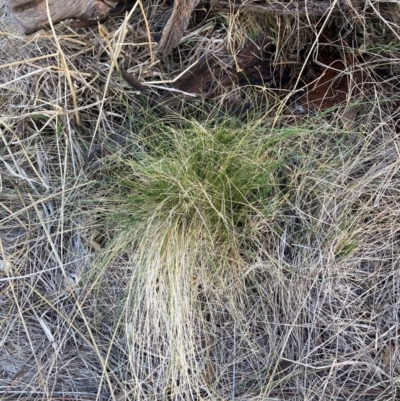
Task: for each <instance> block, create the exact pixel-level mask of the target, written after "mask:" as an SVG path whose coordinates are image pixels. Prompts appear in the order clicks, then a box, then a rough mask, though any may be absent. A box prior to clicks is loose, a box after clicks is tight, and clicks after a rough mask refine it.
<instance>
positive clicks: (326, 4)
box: [211, 0, 365, 17]
mask: <svg viewBox="0 0 400 401" xmlns="http://www.w3.org/2000/svg"><path fill="white" fill-rule="evenodd" d="M364 3H365V0H339V1H338V2H337V3H336V5H335V6H334V7H333V10H332V13H335V14H337V13H338V12H340V11H346V10H350V9H352V8H356V7H359V6H361V5H362V4H364ZM211 6H212V7H214V8H217V9H218V8H219V9H222V10H226V11H232V10H233V11H245V12H252V13H261V14H273V15H288V16H292V17H305V16H307V15H308V16H310V17H322V16H323V15H325V14H327V13H328V12H329V10H330V9H331V7H332V1H331V0H322V1H319V0H306V1H291V2H289V3H286V2H283V1H282V2H277V3H270V2H268V1H266V2H265V3H263V4H262V3H247V2H246V3H245V2H232V1H228V0H211Z"/></svg>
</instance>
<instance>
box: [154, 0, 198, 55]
mask: <svg viewBox="0 0 400 401" xmlns="http://www.w3.org/2000/svg"><path fill="white" fill-rule="evenodd" d="M199 2H200V0H175V1H174V8H173V10H172V14H171V17H170V18H169V20H168V22H167V24H166V25H165V27H164V29H163V33H162V36H161V40H160V43H159V45H158V51H159V53H160V54H163V55H166V54H168V53H170V52H171V50H172V49H173V48H175V47H176V46H178V44H179V42H180V40H181V39H182V36H183V33H184V31H185V29H186V28H187V26H188V25H189V20H190V16H191V15H192V11H193V10H194V8H195V7H196V6H197V4H199Z"/></svg>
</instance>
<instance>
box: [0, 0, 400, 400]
mask: <svg viewBox="0 0 400 401" xmlns="http://www.w3.org/2000/svg"><path fill="white" fill-rule="evenodd" d="M145 7H146V11H147V17H148V19H149V22H150V27H151V30H156V29H157V28H156V26H157V24H156V23H155V21H157V20H162V16H161V15H160V12H162V11H163V10H164V7H166V6H164V5H163V6H159V7H155V3H151V2H149V3H148V4H145ZM132 21H135V22H134V23H133V22H132ZM398 21H399V10H398V5H395V4H389V5H383V4H380V3H377V2H374V3H372V2H371V3H368V6H367V7H366V8H365V9H363V10H355V11H354V13H353V14H351V15H347V16H345V17H344V16H342V17H341V18H339V17H337V16H336V17H332V18H331V19H329V20H328V21H326V22H325V21H324V20H321V21H320V22H313V21H311V20H310V21H308V20H307V19H304V20H299V21H294V20H292V19H288V18H268V17H265V16H249V15H237V16H235V17H232V16H230V17H228V16H226V15H215V14H210V15H208V16H207V17H206V14H205V13H203V12H202V11H201V10H199V11H197V12H196V15H195V16H194V19H193V23H192V25H191V26H190V27H189V31H188V33H187V35H186V37H185V38H184V40H183V42H182V43H181V46H180V48H179V50H178V51H177V52H176V53H175V54H174V56H171V57H169V58H167V59H163V60H158V59H157V56H156V53H154V55H153V57H152V56H151V54H150V52H149V46H148V43H147V42H148V39H147V34H146V28H145V23H144V21H143V16H142V14H141V13H140V10H139V8H138V9H137V10H136V11H135V12H134V15H133V17H132V19H131V21H130V22H128V21H127V20H126V19H123V18H120V19H116V20H114V21H109V22H107V23H106V24H105V25H104V28H103V29H102V31H101V32H102V33H101V34H100V33H99V30H98V29H97V28H93V29H91V28H87V29H81V30H77V29H75V28H72V27H71V25H69V24H64V25H58V26H56V27H55V29H56V33H57V35H56V37H55V36H54V35H52V33H51V32H50V31H49V32H44V31H42V32H40V33H38V34H36V35H32V36H30V37H23V36H19V35H16V34H3V35H2V39H1V40H0V64H1V74H0V373H1V374H0V395H1V397H0V398H1V399H2V400H3V399H4V400H18V399H32V400H58V399H75V400H109V399H112V400H163V399H174V400H175V399H176V400H181V399H182V400H183V399H185V400H201V399H208V400H227V399H231V400H233V399H235V400H253V401H255V400H268V399H270V400H278V399H279V400H280V399H290V400H300V399H302V400H304V399H307V400H317V399H318V400H320V399H324V400H325V399H326V400H387V399H396V397H398V389H397V388H398V377H399V369H400V358H399V354H398V333H399V328H400V327H399V305H398V304H399V302H398V298H399V294H398V292H399V288H400V276H399V271H400V270H399V258H400V245H399V234H398V231H399V228H398V227H400V216H399V210H400V208H399V206H400V205H399V203H400V197H399V187H400V182H399V180H400V173H399V159H400V157H399V148H400V143H399V128H400V127H399V113H400V102H399V100H398V99H399V67H398V60H399V54H400V53H399V46H398V38H399V34H400V29H399V26H398ZM265 26H268V27H269V32H265ZM125 28H126V31H125ZM260 32H261V33H262V34H263V35H264V34H265V33H267V35H269V36H270V37H271V38H272V39H273V40H274V44H275V46H276V52H275V58H274V59H273V64H272V67H273V71H274V73H278V72H280V71H283V70H284V69H285V68H287V66H288V65H290V66H291V79H290V81H289V82H288V83H287V84H285V85H284V84H282V85H276V86H275V87H272V86H269V87H268V85H266V86H263V85H256V86H252V87H251V88H247V89H245V88H242V87H238V86H235V85H233V87H230V88H229V90H228V89H227V88H217V89H218V90H216V91H215V94H216V96H215V98H214V99H211V100H208V101H207V102H204V101H203V100H202V98H201V97H199V96H198V97H197V98H195V99H192V100H190V99H189V100H187V101H186V102H185V103H184V106H182V107H181V106H179V107H177V108H174V109H172V108H168V107H167V108H166V109H164V110H163V111H161V112H160V110H157V109H156V110H150V108H148V107H147V106H146V104H145V102H144V101H143V99H140V97H139V96H138V95H137V93H136V92H135V91H134V90H133V89H132V88H130V87H129V86H128V85H127V84H126V83H125V82H124V81H123V80H122V79H121V78H120V77H119V76H118V74H117V72H116V64H115V61H116V59H117V57H124V58H125V61H127V62H128V64H129V67H130V69H129V72H130V73H132V75H133V76H135V77H136V78H137V79H139V80H140V82H142V83H143V82H146V81H147V82H148V81H152V82H154V81H165V80H170V79H171V77H172V78H173V77H175V76H177V75H178V74H179V73H180V72H182V71H184V70H185V69H187V68H188V67H189V66H190V65H193V64H194V63H195V62H196V61H197V60H198V59H200V58H201V56H203V55H204V54H206V53H212V54H214V55H215V56H216V57H218V59H219V60H221V63H222V65H223V66H224V68H226V70H229V68H234V66H235V58H236V56H237V54H238V52H239V51H240V50H241V49H242V48H243V47H244V46H245V44H246V43H248V41H249V40H255V39H256V38H257V37H258V36H259V33H260ZM339 33H340V35H339ZM303 49H304V52H302V51H300V50H303ZM153 50H155V48H153ZM63 60H64V61H65V62H64V61H63ZM113 60H114V62H113ZM152 60H153V61H152ZM307 60H310V61H313V60H314V63H311V64H310V63H308V64H307ZM66 68H68V72H67V71H66ZM301 70H303V75H299V74H300V71H301ZM68 75H69V76H70V78H71V80H69V79H68ZM298 77H300V78H298ZM321 77H322V78H321ZM296 81H298V83H299V84H301V83H302V82H303V83H304V85H305V86H304V85H303V88H300V87H299V86H297V87H296V86H295V85H294V84H295V82H296ZM71 82H72V85H71ZM152 85H153V86H154V85H157V86H162V85H165V84H164V83H158V84H157V83H156V84H152ZM169 85H170V86H172V85H173V84H169ZM305 87H307V88H314V89H315V90H314V91H313V92H311V91H309V92H307V91H304V90H303V91H301V90H300V89H304V88H305ZM245 90H246V91H247V92H245ZM152 91H153V92H152V97H153V98H154V99H158V98H159V97H158V96H162V93H164V92H165V91H162V90H160V89H157V88H153V89H152ZM237 93H240V94H241V96H242V94H243V99H246V101H247V102H250V104H251V106H252V107H251V108H250V111H249V112H248V113H247V115H246V117H245V116H239V117H238V116H234V117H232V116H230V115H229V113H228V115H227V114H226V113H225V112H224V113H221V112H219V111H220V110H221V107H222V106H221V104H224V102H225V99H226V98H228V99H237V96H236V94H237ZM244 93H245V95H244ZM260 93H262V95H263V98H264V99H266V100H265V101H263V102H260V103H258V104H256V102H255V100H254V99H255V98H256V96H259V94H260ZM74 99H75V100H74ZM338 99H340V102H339V101H338ZM251 102H253V103H251ZM195 117H196V119H195ZM79 120H80V125H79V124H78V121H79ZM222 120H224V121H222ZM227 120H229V121H230V124H231V128H230V131H229V130H228V131H227V132H228V133H236V134H238V135H239V138H240V135H242V138H243V139H242V141H239V142H240V146H235V147H233V148H232V149H231V152H232V154H231V155H230V156H232V157H233V156H234V157H236V158H239V159H235V160H238V162H237V165H241V164H240V163H242V164H243V167H242V168H240V169H236V170H235V169H230V170H229V169H228V170H229V171H228V170H225V171H224V175H223V176H219V179H218V180H219V181H218V183H221V182H222V181H221V177H223V178H224V179H226V182H223V185H222V186H221V187H220V188H227V186H229V185H231V183H232V182H233V183H235V185H236V189H238V191H239V192H238V193H239V194H240V196H242V198H240V196H239V198H240V200H238V197H235V198H230V197H229V196H231V194H232V193H233V192H229V191H225V190H222V192H215V191H214V190H212V191H211V190H210V191H202V192H201V194H200V186H201V183H202V182H203V184H204V185H206V184H210V182H211V181H212V177H218V175H217V174H215V175H214V174H212V167H213V168H214V169H215V171H216V172H219V171H222V170H221V166H223V165H224V162H225V158H224V157H223V155H224V153H223V152H226V151H227V150H226V149H225V148H224V149H222V150H221V149H220V148H218V149H215V148H212V146H211V145H210V144H213V140H214V138H216V136H217V135H218V132H220V131H219V130H220V129H222V128H221V127H223V126H224V124H228V123H227ZM225 126H226V125H225ZM195 132H197V133H202V135H204V138H209V139H210V138H211V140H210V141H209V142H207V141H204V142H203V146H204V152H200V153H198V147H197V148H196V147H195V142H196V141H193V135H194V133H195ZM168 138H170V140H168ZM196 143H197V142H196ZM235 143H236V142H235ZM236 144H237V143H236ZM179 145H181V147H180V146H179ZM197 145H198V144H197ZM210 146H211V147H210ZM266 147H267V150H266ZM228 148H229V146H228ZM177 149H178V150H179V151H177ZM193 149H195V150H196V151H197V153H196V155H198V156H199V157H200V158H201V157H204V158H205V159H204V160H203V159H202V160H203V161H202V163H204V164H203V165H205V166H208V167H207V169H208V170H207V171H209V172H210V173H209V174H208V175H206V176H205V177H203V181H201V180H200V181H193V175H192V171H191V170H188V171H189V173H190V174H189V173H188V174H186V175H185V174H183V173H182V169H183V168H185V167H187V166H188V165H190V163H188V162H187V160H189V158H188V159H186V160H185V158H184V157H183V155H186V156H187V155H188V154H190V152H193ZM243 149H244V150H243ZM248 149H251V152H255V153H253V155H257V157H258V158H257V157H255V156H253V157H252V158H250V157H248V155H249V154H248V153H246V152H248ZM183 150H184V152H183ZM213 152H215V153H213ZM218 152H220V153H218ZM235 152H236V153H235ZM240 152H242V153H240ZM257 152H258V153H257ZM242 154H245V155H246V156H247V157H246V158H243V159H240V155H242ZM181 155H182V157H180V156H181ZM210 155H216V156H215V157H214V156H213V157H211V156H210ZM178 156H179V157H178ZM206 156H207V158H206ZM261 156H262V157H261ZM210 160H211V161H212V163H211V164H205V163H206V162H207V163H209V162H210ZM215 160H217V161H218V163H215ZM172 162H173V164H171V163H172ZM249 162H251V163H250V165H251V166H256V167H257V169H256V170H250V173H251V174H249V176H252V177H253V180H254V177H255V176H257V177H259V176H258V175H257V174H256V175H254V171H256V172H258V171H260V170H258V169H261V170H262V169H266V166H268V174H269V176H270V177H271V180H270V181H269V182H268V183H269V184H270V185H271V183H272V184H273V190H272V192H270V193H269V195H268V196H266V197H261V196H260V197H259V198H257V202H255V201H254V193H253V192H251V191H250V192H249V193H244V191H243V190H242V189H240V187H239V184H240V185H244V188H247V187H246V185H248V183H246V182H245V181H243V180H242V179H240V180H238V179H237V178H238V176H237V175H235V176H234V177H233V176H232V171H234V172H235V174H239V173H240V172H241V173H242V174H243V177H244V178H245V176H246V174H248V171H249V170H246V168H247V167H248V165H249V164H248V163H249ZM139 165H140V167H141V169H140V168H139ZM171 166H173V167H174V168H175V170H173V169H172V170H171ZM210 166H211V167H210ZM154 171H156V174H154ZM173 171H175V172H176V173H175V175H174V174H173ZM150 173H151V174H152V175H147V176H146V174H150ZM163 174H164V175H163ZM149 177H150V178H151V180H150V178H149ZM158 177H162V180H159V179H158ZM199 177H200V176H198V177H197V176H196V177H195V178H196V180H198V179H199ZM210 177H211V178H210ZM243 177H242V178H243ZM200 178H201V177H200ZM141 179H142V180H144V179H146V180H147V179H148V181H142V184H143V182H146V185H147V183H148V182H151V183H152V185H156V188H157V189H159V187H157V185H158V184H160V185H161V184H162V185H163V188H162V191H161V193H160V192H158V193H156V194H155V193H154V191H153V190H152V191H149V192H148V193H147V195H148V197H147V198H146V199H147V203H146V202H144V201H143V200H144V198H140V196H139V195H141V192H140V191H142V193H143V188H144V189H146V190H149V189H151V188H153V189H154V187H151V186H150V187H149V186H146V185H145V186H143V185H142V186H140V185H139V184H140V180H141ZM175 179H176V180H175ZM124 180H125V181H124ZM174 180H175V181H174ZM179 180H181V181H179ZM253 180H251V182H253ZM126 181H129V190H127V186H126ZM254 181H256V180H254ZM170 182H171V186H170V187H168V183H170ZM173 182H174V183H175V184H176V183H178V184H179V185H180V187H179V188H180V189H179V191H181V192H179V191H177V190H176V188H177V187H173V186H172V183H173ZM193 183H195V184H196V183H197V185H198V186H199V194H198V197H197V192H196V186H195V185H193ZM238 183H239V184H238ZM189 184H192V185H189ZM214 184H215V182H214ZM185 185H187V186H185ZM171 188H172V189H174V190H175V192H173V193H172V192H171V191H170V192H168V189H171ZM207 188H209V187H207ZM189 189H190V191H189ZM203 189H204V188H203ZM253 189H254V188H252V190H253ZM257 190H259V191H261V190H262V188H259V187H257ZM216 193H218V194H219V195H218V196H216V195H215V194H216ZM171 194H173V195H174V196H171ZM221 194H222V195H226V199H225V198H224V199H223V200H224V202H226V203H224V205H225V206H224V207H223V208H222V207H221V208H220V209H218V210H217V213H216V215H214V214H213V213H214V212H215V210H214V209H213V210H211V209H212V208H211V209H210V208H209V205H214V206H215V205H216V204H217V202H216V201H217V200H218V202H220V201H221V196H222V195H221ZM271 194H272V195H273V196H272V195H271ZM155 195H157V196H155ZM167 195H168V196H170V198H169V201H170V203H167V202H166V201H165V203H163V200H162V198H163V197H164V196H165V197H166V198H167ZM138 196H139V198H138ZM184 196H188V198H187V199H189V200H190V201H191V202H192V203H191V205H194V209H192V210H191V211H190V213H189V214H187V215H186V216H185V215H184V213H185V212H187V210H188V209H184V208H183V209H182V207H187V204H185V203H184V202H182V199H183V198H184ZM207 196H208V197H210V201H209V202H207V201H206V199H205V198H206V197H207ZM213 197H214V198H213ZM138 199H139V200H138ZM146 199H145V200H146ZM159 199H160V201H159ZM232 199H234V200H235V202H237V203H236V205H234V202H232ZM139 201H141V202H142V203H139ZM214 201H215V202H214ZM259 201H263V202H261V203H260V202H259ZM152 202H153V203H152ZM229 202H231V204H232V205H233V206H234V207H232V209H229V207H227V206H226V205H227V204H229ZM222 203H223V202H222ZM163 204H164V205H166V206H168V208H167V209H168V210H167V209H165V208H164V209H161V206H162V205H163ZM218 204H219V205H221V202H220V203H218ZM158 205H160V209H157V207H158ZM179 208H181V209H179ZM169 210H170V211H171V212H169ZM196 210H197V211H198V210H200V211H201V213H200V212H199V213H198V216H197V217H198V218H197V219H196V218H195V217H193V216H194V215H196ZM222 210H223V212H224V215H223V214H222V213H221V211H222ZM238 210H240V211H241V213H244V216H245V217H244V218H241V219H240V221H236V220H229V219H232V218H233V217H235V216H236V215H235V213H237V211H238ZM121 211H123V213H121ZM172 211H175V212H176V213H175V214H174V213H172ZM210 211H211V214H210ZM140 213H141V214H140ZM138 214H140V217H141V220H138V219H137V217H138ZM182 216H184V217H185V219H186V220H185V224H186V225H183V220H184V219H182ZM216 216H217V217H216ZM208 217H210V218H209V219H207V218H208ZM220 218H221V220H219V219H220ZM138 221H139V222H140V224H139V223H138ZM177 221H178V222H179V224H178V223H177ZM226 221H230V222H232V221H234V224H233V225H232V224H230V225H229V224H228V225H224V222H226ZM221 227H222V231H218V230H221ZM238 227H239V228H238ZM175 228H176V229H175ZM210 229H211V231H210ZM221 232H222V237H223V239H224V240H223V241H221ZM217 234H218V235H217ZM210 239H211V241H210ZM221 244H223V245H221ZM233 245H234V246H233ZM221 247H222V248H221ZM221 249H223V252H222V251H221Z"/></svg>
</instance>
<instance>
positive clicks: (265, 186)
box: [111, 122, 280, 257]
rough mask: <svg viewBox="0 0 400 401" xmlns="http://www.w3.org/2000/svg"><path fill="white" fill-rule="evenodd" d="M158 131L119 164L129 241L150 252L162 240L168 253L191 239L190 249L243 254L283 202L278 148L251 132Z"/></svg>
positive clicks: (195, 126) (119, 214)
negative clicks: (258, 228) (175, 243)
mask: <svg viewBox="0 0 400 401" xmlns="http://www.w3.org/2000/svg"><path fill="white" fill-rule="evenodd" d="M158 128H163V129H159V130H158V132H153V135H151V136H150V139H147V140H145V141H144V143H142V144H141V146H139V147H137V149H139V150H136V151H133V152H132V153H130V154H129V155H128V157H126V156H125V157H121V158H119V159H118V162H117V166H118V168H117V171H116V170H115V165H114V174H115V175H116V178H117V179H116V182H118V183H119V190H120V192H119V195H118V198H119V201H118V206H117V209H116V210H115V212H114V213H112V215H111V219H112V220H113V221H115V219H117V220H118V222H119V223H120V226H119V227H120V228H121V230H120V233H121V234H122V236H123V238H124V239H125V241H133V243H136V244H137V243H142V245H144V246H145V247H148V244H143V241H151V242H153V241H154V238H155V237H157V243H158V244H159V247H160V248H165V247H168V244H171V241H172V242H173V241H174V240H175V239H176V238H178V237H179V238H182V237H184V238H185V240H184V241H183V244H185V246H184V247H185V248H186V249H188V248H190V249H192V250H193V249H197V248H198V247H199V245H201V246H202V247H203V249H205V248H207V249H208V250H212V254H214V255H216V256H218V257H221V256H227V255H230V257H232V256H233V254H236V256H238V255H239V254H240V248H241V243H242V242H243V241H247V239H248V238H249V237H251V235H252V227H254V225H255V222H256V221H257V220H259V219H264V218H266V217H267V216H268V215H269V214H270V213H271V211H272V210H273V205H274V204H276V203H277V202H278V200H279V196H280V195H279V191H278V190H277V188H278V179H277V176H278V174H277V172H278V170H279V166H280V160H279V159H280V157H279V152H278V151H277V148H276V147H274V146H271V142H270V141H269V140H268V138H267V137H265V138H263V137H262V136H261V135H260V132H258V131H257V130H256V129H253V128H252V127H250V126H246V127H245V128H243V127H242V128H240V127H235V126H232V125H229V124H221V125H217V126H213V127H210V126H204V125H201V124H199V123H197V122H196V123H195V122H186V126H185V127H180V128H171V127H158ZM120 238H121V237H120V236H119V239H120ZM179 246H180V247H182V242H180V245H179ZM204 247H205V248H204ZM181 250H182V249H180V250H179V251H181ZM177 251H178V250H177ZM232 252H233V253H232Z"/></svg>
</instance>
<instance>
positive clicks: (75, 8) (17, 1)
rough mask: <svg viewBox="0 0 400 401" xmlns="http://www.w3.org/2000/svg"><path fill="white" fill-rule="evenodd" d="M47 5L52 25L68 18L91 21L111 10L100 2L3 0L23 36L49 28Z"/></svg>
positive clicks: (88, 0) (86, 0) (91, 0)
mask: <svg viewBox="0 0 400 401" xmlns="http://www.w3.org/2000/svg"><path fill="white" fill-rule="evenodd" d="M47 3H48V6H49V10H50V15H51V20H52V22H53V24H55V23H57V22H60V21H62V20H65V19H69V18H74V19H81V20H93V19H96V18H99V17H101V16H104V15H105V14H107V13H108V12H109V11H110V9H111V7H110V6H108V5H106V4H105V3H103V2H102V1H100V0H5V5H6V7H7V9H8V13H9V16H10V17H11V19H12V20H13V21H14V22H15V23H16V24H17V25H18V27H19V29H21V30H22V32H23V33H25V34H29V33H32V32H36V31H38V30H39V29H41V28H44V27H48V26H49V19H48V13H47Z"/></svg>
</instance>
